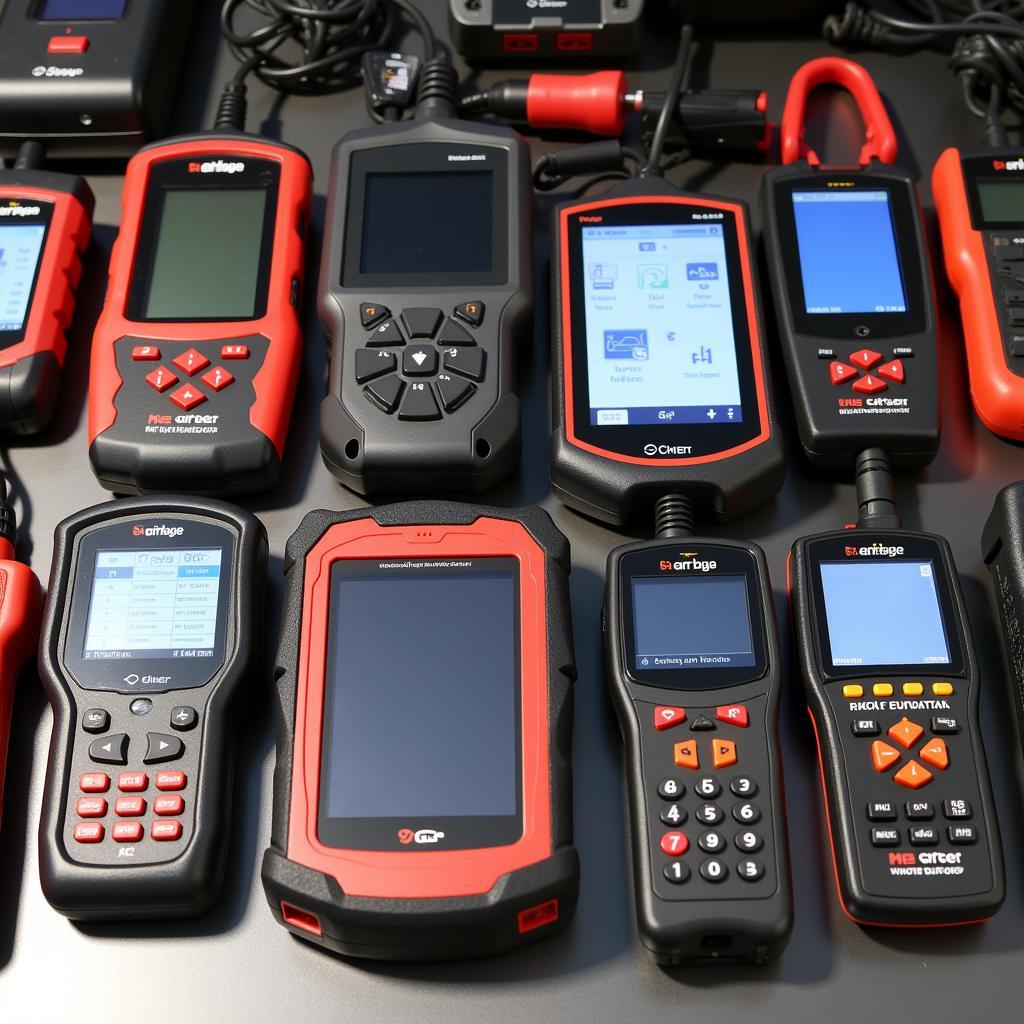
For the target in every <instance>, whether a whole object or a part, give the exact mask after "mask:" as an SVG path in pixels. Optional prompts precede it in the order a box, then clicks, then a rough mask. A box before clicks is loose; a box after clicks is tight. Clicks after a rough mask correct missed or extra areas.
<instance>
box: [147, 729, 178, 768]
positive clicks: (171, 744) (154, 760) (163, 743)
mask: <svg viewBox="0 0 1024 1024" xmlns="http://www.w3.org/2000/svg"><path fill="white" fill-rule="evenodd" d="M184 753H185V744H184V743H182V742H181V740H179V739H178V737H177V736H165V735H164V734H163V733H159V732H151V733H149V734H148V735H147V736H146V756H145V757H144V758H143V759H142V763H143V764H162V763H163V762H164V761H174V760H176V759H177V758H179V757H181V755H182V754H184Z"/></svg>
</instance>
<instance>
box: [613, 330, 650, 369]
mask: <svg viewBox="0 0 1024 1024" xmlns="http://www.w3.org/2000/svg"><path fill="white" fill-rule="evenodd" d="M649 355H650V348H649V346H648V344H647V331H644V330H624V331H605V332H604V357H605V359H633V360H638V361H641V362H642V361H645V360H646V359H647V357H648V356H649Z"/></svg>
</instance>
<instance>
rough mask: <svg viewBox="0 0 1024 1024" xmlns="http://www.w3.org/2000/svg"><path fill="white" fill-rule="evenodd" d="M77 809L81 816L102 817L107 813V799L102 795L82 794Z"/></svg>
mask: <svg viewBox="0 0 1024 1024" xmlns="http://www.w3.org/2000/svg"><path fill="white" fill-rule="evenodd" d="M75 810H76V811H77V812H78V816H79V817H80V818H102V817H103V815H104V814H106V813H107V801H106V800H104V799H103V797H101V796H82V797H79V798H78V806H77V807H76V808H75Z"/></svg>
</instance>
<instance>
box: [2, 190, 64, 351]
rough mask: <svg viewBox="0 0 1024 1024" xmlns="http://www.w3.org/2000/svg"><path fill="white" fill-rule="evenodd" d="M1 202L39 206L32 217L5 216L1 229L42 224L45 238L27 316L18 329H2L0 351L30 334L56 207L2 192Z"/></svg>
mask: <svg viewBox="0 0 1024 1024" xmlns="http://www.w3.org/2000/svg"><path fill="white" fill-rule="evenodd" d="M0 203H2V204H4V205H6V206H7V207H9V208H10V207H11V204H14V205H15V206H18V207H35V206H38V207H39V213H37V214H33V215H32V216H31V217H17V218H12V219H10V220H7V219H6V218H5V219H4V220H3V222H2V223H0V229H2V228H3V227H6V226H7V225H8V224H9V225H10V226H11V227H39V226H40V225H42V227H43V238H42V241H41V242H40V243H39V257H38V258H37V259H36V267H35V272H34V273H33V275H32V284H31V287H30V288H29V293H28V302H27V304H26V305H25V318H24V320H22V322H21V327H20V328H19V329H18V330H14V331H0V351H2V350H3V349H7V348H10V347H11V346H12V345H17V344H18V343H19V342H22V341H24V340H25V338H26V337H27V336H28V325H29V321H30V320H31V319H32V305H33V303H34V302H35V298H36V289H37V287H38V285H39V274H40V272H41V270H42V267H43V260H44V259H46V247H47V245H48V244H49V241H50V223H51V221H52V220H53V211H54V209H55V207H54V204H53V203H51V202H47V201H46V200H44V199H30V198H28V197H18V196H16V195H9V194H3V193H0ZM0 237H2V232H0Z"/></svg>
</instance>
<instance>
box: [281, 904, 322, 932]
mask: <svg viewBox="0 0 1024 1024" xmlns="http://www.w3.org/2000/svg"><path fill="white" fill-rule="evenodd" d="M281 917H282V918H283V919H284V923H285V924H286V925H288V926H289V927H290V928H298V929H299V930H300V931H304V932H309V934H310V935H315V936H316V937H317V938H320V937H321V936H322V935H323V933H324V932H323V928H321V927H320V918H319V917H317V916H316V914H311V913H310V912H309V911H308V910H300V909H299V908H298V907H294V906H292V904H290V903H286V902H285V901H284V900H282V901H281Z"/></svg>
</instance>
